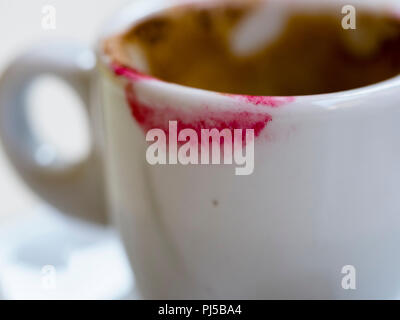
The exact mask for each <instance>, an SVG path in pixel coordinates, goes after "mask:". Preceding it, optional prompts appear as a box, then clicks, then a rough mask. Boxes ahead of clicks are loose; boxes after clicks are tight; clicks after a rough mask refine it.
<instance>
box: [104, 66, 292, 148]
mask: <svg viewBox="0 0 400 320" xmlns="http://www.w3.org/2000/svg"><path fill="white" fill-rule="evenodd" d="M111 67H112V69H113V71H114V73H115V75H117V76H122V77H124V78H126V79H128V80H130V82H129V83H127V84H126V86H125V95H126V99H127V102H128V105H129V107H130V110H131V114H132V116H133V117H134V119H135V120H136V122H137V123H138V124H139V126H140V127H141V128H142V130H143V131H144V132H145V133H146V132H148V131H149V130H151V129H162V130H164V132H166V134H167V135H168V131H169V121H177V126H178V135H179V133H180V132H181V131H182V130H184V129H193V130H195V131H196V133H197V134H198V136H199V137H200V136H201V130H202V129H209V130H211V129H217V130H218V131H222V130H223V129H228V130H231V132H232V134H233V130H235V129H242V130H246V129H253V130H254V136H255V137H258V136H260V134H261V132H262V131H263V130H264V129H265V128H266V126H267V125H268V123H270V122H271V121H272V116H271V115H269V114H267V113H265V112H253V111H252V112H249V111H213V110H211V109H210V108H208V107H205V108H203V109H202V110H199V111H196V112H193V111H184V110H182V109H177V108H174V107H171V106H164V107H159V106H157V107H152V106H150V105H146V104H144V103H142V102H140V101H139V99H138V98H137V96H136V93H135V88H134V83H135V82H138V81H143V80H153V81H160V80H158V79H156V78H154V77H151V76H149V75H146V74H143V73H141V72H139V71H137V70H135V69H133V68H130V67H127V66H123V65H120V64H117V63H113V64H112V65H111ZM222 95H224V96H227V97H231V98H232V99H236V100H237V101H241V102H245V103H250V104H253V105H254V106H268V107H273V108H276V107H281V106H283V105H285V104H287V103H291V102H293V101H295V98H294V97H268V96H250V95H236V94H222ZM221 140H222V139H221Z"/></svg>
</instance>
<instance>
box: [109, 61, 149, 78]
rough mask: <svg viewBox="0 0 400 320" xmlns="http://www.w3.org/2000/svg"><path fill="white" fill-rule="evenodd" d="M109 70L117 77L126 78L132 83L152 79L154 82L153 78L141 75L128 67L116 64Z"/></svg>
mask: <svg viewBox="0 0 400 320" xmlns="http://www.w3.org/2000/svg"><path fill="white" fill-rule="evenodd" d="M111 68H112V69H113V71H114V73H115V74H116V75H117V76H123V77H125V78H128V79H130V80H133V81H139V80H143V79H147V80H149V79H153V80H154V78H153V77H151V76H149V75H147V74H144V73H141V72H139V71H137V70H135V69H133V68H129V67H126V66H123V65H120V64H118V63H112V64H111Z"/></svg>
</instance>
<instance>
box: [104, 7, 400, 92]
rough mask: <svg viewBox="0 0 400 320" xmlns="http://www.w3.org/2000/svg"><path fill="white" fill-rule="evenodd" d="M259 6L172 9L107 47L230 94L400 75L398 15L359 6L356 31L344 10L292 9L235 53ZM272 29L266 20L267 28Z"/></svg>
mask: <svg viewBox="0 0 400 320" xmlns="http://www.w3.org/2000/svg"><path fill="white" fill-rule="evenodd" d="M257 10H258V8H257V5H255V4H252V5H250V4H248V5H241V6H237V5H236V6H226V5H225V6H218V7H212V8H211V7H206V8H197V7H190V6H183V7H180V8H179V9H176V8H175V9H174V10H172V11H169V12H164V13H163V14H162V15H155V16H151V17H149V18H148V19H147V20H144V21H142V22H140V23H138V24H136V25H134V26H132V27H131V28H130V29H129V30H127V31H126V32H124V33H123V34H120V35H117V36H114V37H112V38H110V39H108V40H107V41H106V43H105V52H106V53H107V54H108V55H109V56H110V57H111V59H112V60H113V61H114V62H117V63H120V64H123V65H125V66H128V67H132V68H135V69H137V70H139V71H142V72H144V73H147V74H149V75H151V76H154V77H156V78H159V79H162V80H164V81H168V82H173V83H177V84H181V85H185V86H190V87H195V88H201V89H207V90H213V91H219V92H224V93H233V94H248V95H266V96H273V95H276V96H289V95H310V94H320V93H329V92H336V91H342V90H348V89H354V88H359V87H362V86H366V85H370V84H373V83H376V82H379V81H382V80H386V79H389V78H391V77H394V76H396V75H398V74H400V19H398V18H396V17H394V16H391V15H389V14H383V13H374V12H369V11H365V10H364V11H363V10H357V15H356V29H355V30H353V29H344V28H343V26H342V19H343V14H342V13H341V11H340V10H333V9H332V10H330V9H322V10H313V11H310V10H304V11H302V10H296V11H293V12H292V11H291V12H290V14H288V15H287V16H285V19H284V21H283V22H284V23H283V24H282V27H281V28H280V30H279V32H278V34H277V35H276V36H275V37H273V38H272V40H271V39H270V40H269V41H267V42H266V43H260V45H259V46H257V48H256V49H254V50H253V51H250V52H246V53H245V54H243V53H238V52H235V50H234V48H233V46H232V41H233V40H232V39H233V38H234V36H235V33H237V32H238V30H239V29H240V27H241V26H242V25H243V21H245V19H246V18H248V17H249V15H251V14H254V12H256V11H257ZM268 28H271V24H270V23H269V21H267V20H266V21H265V30H264V31H263V32H269V30H268ZM258 32H260V31H258ZM248 37H251V34H250V35H248Z"/></svg>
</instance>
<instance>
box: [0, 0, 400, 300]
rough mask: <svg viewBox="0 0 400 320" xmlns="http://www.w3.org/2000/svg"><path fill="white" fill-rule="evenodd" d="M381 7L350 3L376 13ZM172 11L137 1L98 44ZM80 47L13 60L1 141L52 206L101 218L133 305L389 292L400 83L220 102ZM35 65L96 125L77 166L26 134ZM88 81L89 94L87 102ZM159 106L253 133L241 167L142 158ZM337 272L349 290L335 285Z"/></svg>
mask: <svg viewBox="0 0 400 320" xmlns="http://www.w3.org/2000/svg"><path fill="white" fill-rule="evenodd" d="M186 2H189V3H192V4H193V5H204V3H208V4H210V3H211V2H210V1H198V0H197V1H195V0H191V1H186ZM300 2H302V3H308V4H311V5H313V6H314V5H315V6H317V5H318V6H325V5H328V4H327V2H321V1H319V4H317V3H316V2H315V1H305V0H304V1H300ZM329 3H330V4H331V5H332V3H334V4H335V5H336V4H337V5H339V4H341V3H343V2H341V1H329ZM380 3H381V2H380V1H362V2H361V3H360V5H363V6H366V5H368V6H369V5H371V6H372V7H374V6H376V8H374V9H373V10H378V9H380V8H381V5H380ZM181 4H182V1H153V2H150V1H144V2H141V3H140V4H139V3H134V4H133V5H132V6H130V7H128V8H125V9H124V10H123V11H122V13H121V14H120V15H119V16H117V17H115V18H114V19H112V20H111V23H110V24H109V25H108V26H107V27H106V29H105V31H104V32H103V33H102V36H101V39H104V37H106V36H108V35H110V34H113V33H115V32H117V31H118V30H121V29H123V28H125V27H126V26H127V25H128V24H132V23H135V22H136V21H139V20H142V19H145V18H146V17H147V16H149V15H151V14H153V13H155V12H160V11H162V10H165V9H167V8H171V7H174V6H177V5H181ZM388 8H389V9H390V8H391V7H390V6H389V7H385V10H388ZM260 32H262V30H260ZM100 42H101V41H100ZM88 54H89V55H90V53H89V52H88V51H87V49H85V48H80V47H77V46H73V45H71V44H68V43H62V44H60V43H56V44H51V45H50V46H47V45H42V46H39V47H37V48H36V49H34V50H33V51H31V52H28V53H27V54H26V55H24V56H22V57H21V58H19V59H17V60H16V61H15V62H14V63H13V64H12V65H11V66H10V67H9V68H8V70H7V71H6V72H5V75H4V76H3V79H2V81H1V82H0V106H1V110H0V112H1V114H0V121H1V136H2V140H3V142H4V145H5V148H6V150H7V152H8V154H9V156H10V159H11V160H12V162H13V163H14V165H15V166H16V168H17V169H18V172H19V173H20V174H21V176H22V177H23V178H24V179H25V180H26V181H27V183H28V184H29V185H30V186H31V187H32V188H33V189H34V190H35V191H36V192H38V194H39V195H40V196H42V197H43V198H44V199H46V200H47V201H49V202H50V203H51V204H53V205H54V206H56V207H58V208H60V209H61V210H63V211H65V212H70V213H73V214H77V215H80V216H86V217H87V218H89V219H92V220H103V221H104V219H105V216H106V212H107V211H109V212H110V213H111V215H112V217H113V218H114V221H115V223H116V225H117V226H118V229H119V231H120V233H121V236H122V239H123V241H124V244H125V248H126V251H127V254H128V256H129V258H130V261H131V264H132V267H133V270H134V273H135V276H136V279H137V283H138V286H139V289H140V291H141V294H142V295H143V297H144V298H167V299H172V298H206V299H209V298H211V299H213V298H217V299H219V298H224V299H229V298H244V299H251V298H254V299H269V298H272V299H276V298H284V299H286V298H295V299H297V298H332V299H339V298H340V299H353V298H396V297H397V294H398V291H399V290H400V259H399V257H397V254H396V252H397V249H398V245H399V243H400V232H399V230H400V215H399V212H400V197H399V196H398V193H399V191H400V146H399V139H400V127H399V125H398V123H399V121H400V108H399V107H400V94H399V92H400V77H395V78H392V79H389V80H387V81H383V82H380V83H377V84H373V85H370V86H367V87H363V88H359V89H354V90H347V91H342V92H336V93H328V94H318V95H308V96H295V97H294V96H293V97H255V96H244V95H226V94H221V93H218V92H212V91H207V90H200V89H195V88H190V87H185V86H181V85H177V84H172V83H168V82H164V81H161V80H158V79H155V78H153V77H150V76H146V75H143V74H141V73H139V72H135V71H134V70H131V69H124V68H118V67H116V66H115V65H113V64H112V63H110V61H109V60H108V59H107V57H106V56H105V55H104V52H103V51H102V49H101V46H100V45H99V47H98V50H97V58H98V59H97V60H98V63H97V67H96V68H95V70H93V69H92V67H91V66H90V65H89V66H88V65H85V64H82V63H80V62H82V61H83V60H84V59H82V57H85V56H86V57H87V56H88ZM43 72H47V73H53V74H55V75H57V76H59V77H61V78H63V79H65V80H66V81H68V82H69V83H70V84H71V86H72V87H73V88H75V89H76V90H77V92H78V93H79V94H80V95H81V97H82V98H83V100H84V101H86V102H87V104H88V105H92V109H91V110H92V111H91V112H92V113H94V114H97V116H98V118H96V117H94V118H96V119H101V121H97V120H96V121H95V122H96V123H97V124H99V123H100V125H97V129H94V134H95V135H97V136H99V137H100V139H93V140H94V141H102V142H101V143H99V142H98V143H95V144H94V147H93V149H92V151H93V152H92V154H91V155H90V156H89V157H88V158H87V159H85V161H84V162H79V163H72V164H71V163H65V162H63V159H58V158H56V159H55V160H54V161H53V162H52V163H50V164H46V165H40V163H38V162H37V161H36V160H35V152H37V150H38V148H40V141H35V140H34V139H32V133H31V131H30V129H29V126H28V125H27V121H26V114H25V111H24V103H23V100H22V99H21V97H22V94H23V90H24V88H25V87H26V86H27V85H28V84H29V83H30V82H31V81H32V79H33V78H34V77H36V76H37V75H39V74H41V73H43ZM93 79H94V81H95V82H96V83H97V84H98V86H97V90H96V93H95V94H94V96H95V98H99V97H101V100H102V102H101V103H99V102H96V103H94V104H93V103H91V104H90V103H89V100H90V99H89V94H88V92H89V87H90V83H93V82H91V80H93ZM146 110H147V111H146ZM166 110H169V112H170V113H168V114H169V115H171V114H172V115H173V116H171V117H169V118H168V117H167V118H168V119H169V120H177V121H178V122H179V121H180V120H182V118H184V119H185V123H186V124H188V123H189V124H190V125H191V127H194V128H195V127H196V126H203V127H209V128H212V126H213V125H215V124H216V123H226V122H224V119H226V118H227V117H228V118H230V119H235V121H236V122H235V123H236V124H235V125H233V126H237V127H240V128H247V127H249V128H253V129H254V128H258V129H257V130H258V131H256V132H255V133H256V134H255V138H254V150H255V154H254V172H253V173H252V174H250V175H243V176H238V175H235V170H234V169H235V167H234V165H189V166H186V165H182V164H176V165H168V164H166V165H150V164H149V163H148V161H147V159H146V150H147V148H148V143H147V142H146V134H145V133H146V129H148V128H149V127H150V125H149V124H152V125H154V124H158V125H159V126H160V127H162V126H163V125H165V118H163V115H165V112H167V111H166ZM171 110H172V112H171ZM141 112H142V113H141ZM138 113H140V114H141V116H138ZM144 115H146V116H144ZM246 117H247V118H246ZM94 118H93V119H94ZM160 118H162V119H163V120H162V121H161V122H160V120H157V119H160ZM210 119H212V121H210ZM246 119H252V120H251V121H248V120H246ZM157 121H158V122H157ZM241 121H244V122H241ZM199 123H201V124H202V125H200V124H199ZM71 129H73V128H71ZM103 142H105V143H103ZM103 172H104V173H105V175H104V176H105V179H104V180H105V181H106V183H105V184H103ZM105 197H106V199H107V203H108V208H109V209H108V210H106V209H105V202H106V201H105ZM346 270H350V271H351V272H352V274H351V276H353V277H354V279H352V280H351V281H350V282H352V283H353V282H354V284H356V285H354V286H353V285H352V286H350V287H348V286H347V287H346V285H345V284H344V283H343V281H344V279H345V277H346V276H350V274H348V273H347V271H346ZM345 280H346V279H345ZM346 281H347V280H346Z"/></svg>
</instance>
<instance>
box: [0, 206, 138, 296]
mask: <svg viewBox="0 0 400 320" xmlns="http://www.w3.org/2000/svg"><path fill="white" fill-rule="evenodd" d="M34 210H35V212H34V214H29V215H28V218H25V219H19V220H18V221H15V222H12V223H8V224H5V225H0V287H1V288H2V293H0V296H2V298H3V299H24V300H25V299H28V300H31V299H34V300H36V299H39V300H42V299H52V300H54V299H56V300H58V299H67V300H69V299H90V300H91V299H107V300H108V299H136V298H137V297H138V296H137V294H136V293H135V289H134V278H133V276H132V272H131V270H130V266H129V263H128V260H127V258H126V256H125V253H124V250H123V247H122V244H121V242H120V240H119V238H118V235H117V234H116V232H115V231H114V230H113V229H112V228H111V227H101V226H96V225H92V224H89V223H83V222H81V221H79V220H75V219H71V218H67V217H65V216H64V215H61V214H60V213H58V212H56V211H55V210H53V209H51V208H49V207H47V206H40V207H38V208H36V209H34Z"/></svg>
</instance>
